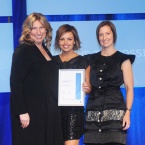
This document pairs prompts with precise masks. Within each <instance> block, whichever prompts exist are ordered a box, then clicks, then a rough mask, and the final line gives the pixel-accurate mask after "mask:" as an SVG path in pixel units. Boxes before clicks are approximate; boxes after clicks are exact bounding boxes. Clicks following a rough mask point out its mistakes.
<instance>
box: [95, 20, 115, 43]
mask: <svg viewBox="0 0 145 145" xmlns="http://www.w3.org/2000/svg"><path fill="white" fill-rule="evenodd" d="M106 25H107V26H109V27H110V29H111V31H112V33H113V43H114V44H115V42H116V40H117V33H116V27H115V25H114V24H113V23H112V22H111V21H108V20H107V21H102V22H101V23H100V24H99V25H98V27H97V29H96V36H97V40H98V43H99V44H100V42H99V31H100V28H101V27H103V26H106Z"/></svg>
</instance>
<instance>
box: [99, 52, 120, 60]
mask: <svg viewBox="0 0 145 145" xmlns="http://www.w3.org/2000/svg"><path fill="white" fill-rule="evenodd" d="M117 52H118V50H116V51H115V52H114V53H113V54H111V55H109V56H104V55H102V54H101V51H100V56H101V57H104V58H109V57H112V56H114V55H115V54H116V53H117Z"/></svg>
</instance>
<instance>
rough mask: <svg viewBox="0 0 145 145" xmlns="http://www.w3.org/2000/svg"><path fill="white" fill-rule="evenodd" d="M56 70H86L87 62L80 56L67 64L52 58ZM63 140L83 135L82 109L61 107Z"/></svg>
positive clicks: (58, 58) (55, 57)
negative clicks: (55, 64)
mask: <svg viewBox="0 0 145 145" xmlns="http://www.w3.org/2000/svg"><path fill="white" fill-rule="evenodd" d="M54 60H55V62H56V63H57V66H58V69H86V68H87V67H88V65H89V63H88V61H87V60H85V59H84V58H83V57H82V56H80V55H79V56H77V57H75V58H73V59H71V60H69V61H68V62H62V61H61V59H60V57H59V56H58V55H57V56H54ZM61 116H62V128H63V138H64V141H66V140H74V139H80V137H81V136H82V135H83V133H84V119H85V118H84V107H82V106H74V107H73V106H71V107H70V106H65V107H61Z"/></svg>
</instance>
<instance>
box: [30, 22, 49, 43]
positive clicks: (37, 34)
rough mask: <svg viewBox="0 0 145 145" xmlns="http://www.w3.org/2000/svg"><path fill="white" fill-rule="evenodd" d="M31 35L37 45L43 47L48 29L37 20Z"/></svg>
mask: <svg viewBox="0 0 145 145" xmlns="http://www.w3.org/2000/svg"><path fill="white" fill-rule="evenodd" d="M29 35H30V37H31V39H33V40H34V43H35V44H36V45H41V44H42V42H43V40H44V38H45V37H46V29H45V28H44V26H43V25H42V24H41V23H40V22H39V21H38V20H36V21H34V22H33V26H32V29H31V31H30V34H29Z"/></svg>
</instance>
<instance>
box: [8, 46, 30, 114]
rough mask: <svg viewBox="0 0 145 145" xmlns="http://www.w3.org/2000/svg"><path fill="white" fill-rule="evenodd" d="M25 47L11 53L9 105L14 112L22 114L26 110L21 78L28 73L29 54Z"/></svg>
mask: <svg viewBox="0 0 145 145" xmlns="http://www.w3.org/2000/svg"><path fill="white" fill-rule="evenodd" d="M27 50H28V49H27V48H23V47H22V46H20V47H18V48H17V49H16V50H15V52H14V53H13V57H12V66H11V75H10V88H11V106H12V107H13V109H14V112H15V114H17V115H19V114H24V113H26V112H27V110H26V106H25V103H24V93H23V80H24V78H25V76H26V74H27V73H28V69H29V67H30V59H29V58H30V57H31V54H29V53H28V51H27Z"/></svg>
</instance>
